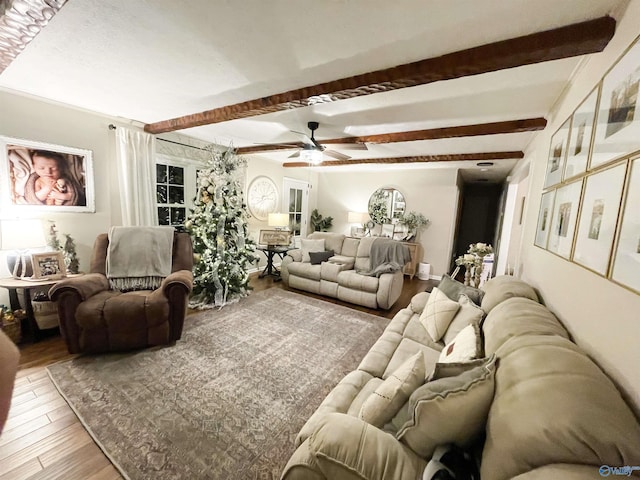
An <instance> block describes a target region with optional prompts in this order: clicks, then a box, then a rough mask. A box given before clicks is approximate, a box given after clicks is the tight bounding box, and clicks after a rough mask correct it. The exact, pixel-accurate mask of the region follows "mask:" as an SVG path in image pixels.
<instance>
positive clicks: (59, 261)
mask: <svg viewBox="0 0 640 480" xmlns="http://www.w3.org/2000/svg"><path fill="white" fill-rule="evenodd" d="M31 265H32V266H33V278H34V279H45V278H46V279H51V280H53V279H56V278H62V277H65V276H66V274H65V272H66V268H65V266H64V257H63V256H62V252H45V253H32V254H31Z"/></svg>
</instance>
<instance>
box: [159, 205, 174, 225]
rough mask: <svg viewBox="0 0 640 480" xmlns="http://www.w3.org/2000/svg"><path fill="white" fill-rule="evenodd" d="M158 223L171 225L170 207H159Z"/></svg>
mask: <svg viewBox="0 0 640 480" xmlns="http://www.w3.org/2000/svg"><path fill="white" fill-rule="evenodd" d="M158 224H159V225H171V223H170V221H169V209H168V208H167V207H158Z"/></svg>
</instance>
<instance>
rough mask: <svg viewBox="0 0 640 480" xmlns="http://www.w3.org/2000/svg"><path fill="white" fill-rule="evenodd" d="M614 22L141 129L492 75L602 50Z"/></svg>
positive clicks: (540, 35)
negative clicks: (483, 74)
mask: <svg viewBox="0 0 640 480" xmlns="http://www.w3.org/2000/svg"><path fill="white" fill-rule="evenodd" d="M615 26H616V21H615V19H613V18H612V17H609V16H605V17H600V18H597V19H594V20H588V21H585V22H580V23H575V24H573V25H568V26H564V27H559V28H555V29H552V30H546V31H543V32H538V33H533V34H530V35H525V36H522V37H517V38H513V39H509V40H503V41H500V42H495V43H490V44H487V45H482V46H479V47H474V48H469V49H466V50H460V51H457V52H453V53H448V54H445V55H442V56H440V57H434V58H429V59H426V60H421V61H418V62H413V63H407V64H404V65H400V66H396V67H393V68H387V69H384V70H377V71H375V72H370V73H364V74H361V75H355V76H353V77H347V78H342V79H340V80H333V81H330V82H326V83H321V84H318V85H312V86H308V87H304V88H299V89H295V90H290V91H288V92H284V93H279V94H275V95H270V96H267V97H263V98H257V99H255V100H249V101H246V102H241V103H237V104H235V105H227V106H224V107H220V108H215V109H213V110H207V111H204V112H201V113H195V114H191V115H185V116H182V117H177V118H172V119H170V120H163V121H160V122H156V123H150V124H147V125H145V127H144V129H145V131H146V132H149V133H155V134H157V133H164V132H172V131H175V130H183V129H185V128H192V127H198V126H201V125H209V124H212V123H218V122H225V121H228V120H234V119H238V118H246V117H253V116H256V115H263V114H267V113H273V112H279V111H283V110H289V109H293V108H300V107H306V106H309V105H314V104H317V103H325V102H333V101H336V100H343V99H348V98H355V97H359V96H363V95H371V94H375V93H380V92H387V91H391V90H397V89H400V88H406V87H413V86H416V85H424V84H427V83H432V82H438V81H441V80H450V79H454V78H460V77H466V76H469V75H478V74H482V73H487V72H494V71H497V70H503V69H507V68H514V67H519V66H522V65H531V64H535V63H540V62H547V61H550V60H558V59H561V58H568V57H574V56H577V55H585V54H589V53H596V52H600V51H602V50H603V49H604V47H605V46H606V45H607V44H608V43H609V41H610V40H611V37H613V34H614V31H615Z"/></svg>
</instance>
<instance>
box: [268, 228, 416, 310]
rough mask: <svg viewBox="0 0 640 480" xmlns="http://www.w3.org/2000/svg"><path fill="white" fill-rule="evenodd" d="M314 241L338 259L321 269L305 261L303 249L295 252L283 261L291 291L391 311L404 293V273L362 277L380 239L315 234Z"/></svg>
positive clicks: (333, 258)
mask: <svg viewBox="0 0 640 480" xmlns="http://www.w3.org/2000/svg"><path fill="white" fill-rule="evenodd" d="M307 238H308V239H311V240H318V239H324V242H325V250H333V252H334V256H333V257H331V258H329V259H328V261H325V262H322V263H321V264H319V265H312V264H311V263H309V262H308V261H303V256H302V253H303V252H302V249H296V250H291V251H289V252H288V254H287V256H285V257H284V259H283V260H282V264H281V266H280V273H281V276H282V280H283V281H284V282H285V284H286V285H288V286H289V287H291V288H296V289H298V290H304V291H306V292H311V293H315V294H318V295H325V296H328V297H333V298H337V299H339V300H342V301H345V302H349V303H354V304H356V305H362V306H364V307H368V308H381V309H385V310H388V309H389V308H391V306H392V305H393V304H394V303H395V302H396V301H397V300H398V298H399V297H400V294H401V293H402V285H403V282H404V277H403V273H402V271H396V272H393V273H383V274H382V275H380V276H379V277H375V276H368V275H361V274H360V273H358V272H359V271H368V270H370V268H371V265H370V259H369V256H370V252H371V245H372V243H373V242H374V241H375V239H376V238H377V237H364V238H352V237H347V236H345V235H341V234H338V233H332V232H314V233H312V234H311V235H309V236H308V237H307Z"/></svg>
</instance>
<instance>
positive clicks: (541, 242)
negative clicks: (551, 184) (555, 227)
mask: <svg viewBox="0 0 640 480" xmlns="http://www.w3.org/2000/svg"><path fill="white" fill-rule="evenodd" d="M555 198H556V191H555V190H551V191H550V192H546V193H543V194H542V200H541V202H540V211H539V213H538V225H537V227H536V239H535V241H534V245H536V246H538V247H542V248H547V242H548V240H549V232H550V231H551V216H552V212H553V201H554V199H555Z"/></svg>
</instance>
